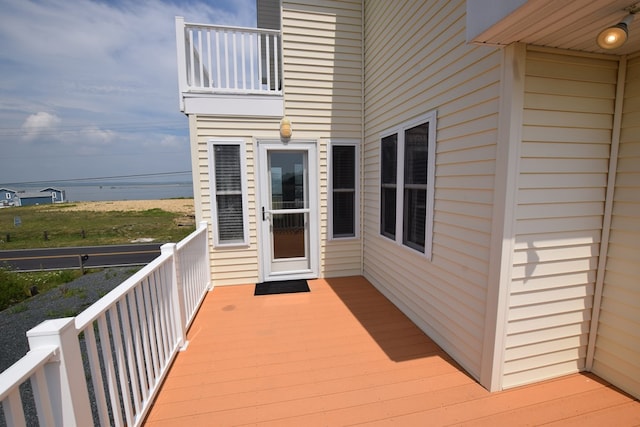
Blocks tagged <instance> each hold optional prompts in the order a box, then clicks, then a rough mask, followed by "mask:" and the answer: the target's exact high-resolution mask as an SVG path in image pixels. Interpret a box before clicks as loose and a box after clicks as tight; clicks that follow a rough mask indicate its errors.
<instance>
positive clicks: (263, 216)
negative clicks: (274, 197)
mask: <svg viewBox="0 0 640 427" xmlns="http://www.w3.org/2000/svg"><path fill="white" fill-rule="evenodd" d="M262 220H263V221H266V220H267V217H266V212H265V211H264V206H263V207H262Z"/></svg>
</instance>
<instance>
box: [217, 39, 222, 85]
mask: <svg viewBox="0 0 640 427" xmlns="http://www.w3.org/2000/svg"><path fill="white" fill-rule="evenodd" d="M220 62H222V60H221V58H220V32H219V31H217V30H216V69H217V71H218V73H217V75H216V78H217V79H218V87H219V88H220V87H222V74H221V73H220Z"/></svg>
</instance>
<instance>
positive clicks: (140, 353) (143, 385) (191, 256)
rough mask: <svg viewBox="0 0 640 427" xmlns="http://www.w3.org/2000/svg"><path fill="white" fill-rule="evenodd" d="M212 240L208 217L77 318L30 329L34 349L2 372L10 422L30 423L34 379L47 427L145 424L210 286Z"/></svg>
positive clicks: (1, 391)
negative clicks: (26, 392) (25, 390)
mask: <svg viewBox="0 0 640 427" xmlns="http://www.w3.org/2000/svg"><path fill="white" fill-rule="evenodd" d="M207 240H208V237H207V224H206V222H203V223H201V224H200V225H199V227H198V229H197V230H196V231H194V232H193V233H192V234H191V235H189V236H188V237H186V238H185V239H184V240H182V241H181V242H180V243H178V244H177V245H176V244H166V245H163V246H162V251H161V254H160V256H159V257H158V258H156V259H155V260H153V261H152V262H151V263H150V264H148V265H147V266H145V267H144V268H143V269H141V270H140V271H138V272H137V273H136V274H134V275H133V276H132V277H130V278H129V279H127V280H126V281H125V282H123V283H122V284H120V285H119V286H118V287H116V288H115V289H113V290H112V291H111V292H109V293H108V294H107V295H105V296H104V297H103V298H101V299H100V300H98V301H97V302H96V303H95V304H93V305H92V306H90V307H89V308H87V309H86V310H85V311H83V312H82V313H80V314H79V315H78V316H77V317H75V318H65V319H54V320H47V321H45V322H43V323H41V324H40V325H38V326H36V327H35V328H33V329H31V330H29V331H28V332H27V337H28V339H29V348H30V351H29V352H28V353H27V354H26V355H25V356H24V357H23V358H22V359H20V360H19V361H18V362H16V363H15V364H14V365H12V366H11V367H10V368H9V369H7V370H6V371H5V372H3V373H2V374H0V402H2V409H3V412H4V418H5V420H4V421H5V422H6V424H7V425H8V426H25V425H27V421H26V417H25V403H24V402H23V401H22V398H21V390H20V387H21V386H23V387H24V384H26V383H30V385H31V390H32V393H33V401H34V402H35V410H36V413H37V423H38V424H39V425H41V426H65V427H66V426H86V425H91V424H97V425H101V426H107V425H113V426H124V425H127V426H135V425H140V424H141V423H142V421H143V420H144V417H145V416H146V413H147V411H148V410H149V408H150V405H151V403H153V399H154V398H155V395H156V393H157V392H158V390H159V387H160V385H161V384H162V381H163V379H164V377H165V375H166V374H167V372H168V369H169V366H170V365H171V362H172V360H173V358H174V357H175V355H176V354H177V352H178V351H179V350H180V349H181V348H184V347H186V344H187V342H186V331H187V329H188V327H189V325H190V324H191V322H192V320H193V318H194V317H195V314H196V312H197V310H198V307H199V306H200V304H201V302H202V300H203V299H204V297H205V295H206V292H207V290H208V289H210V283H211V281H210V269H209V255H208V245H207ZM83 367H84V369H83ZM0 421H1V420H0ZM29 424H32V422H29Z"/></svg>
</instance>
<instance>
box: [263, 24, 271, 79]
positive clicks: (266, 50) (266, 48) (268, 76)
mask: <svg viewBox="0 0 640 427" xmlns="http://www.w3.org/2000/svg"><path fill="white" fill-rule="evenodd" d="M264 44H265V46H264V50H265V53H266V56H265V57H266V61H265V62H266V64H265V66H266V68H267V70H266V73H267V90H268V91H270V90H271V51H270V49H269V35H268V34H267V35H266V36H265V41H264Z"/></svg>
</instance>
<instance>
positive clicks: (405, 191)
mask: <svg viewBox="0 0 640 427" xmlns="http://www.w3.org/2000/svg"><path fill="white" fill-rule="evenodd" d="M435 128H436V114H435V112H432V113H429V114H427V115H425V116H422V117H420V118H418V119H416V120H413V121H411V122H408V123H406V124H404V125H401V126H399V127H397V128H394V129H391V130H389V131H387V132H385V134H384V136H383V137H382V140H381V144H380V168H381V173H380V234H381V235H383V236H385V237H387V238H389V239H392V240H394V241H396V242H398V243H400V244H402V245H404V246H407V247H409V248H412V249H414V250H416V251H419V252H421V253H423V254H425V255H427V256H428V257H430V256H431V228H432V223H433V188H434V179H435Z"/></svg>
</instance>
